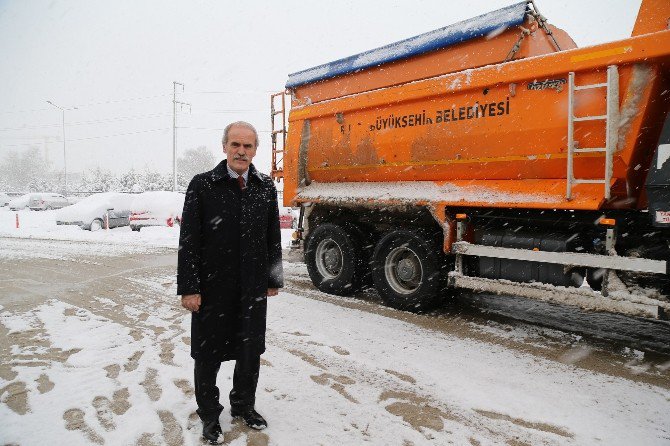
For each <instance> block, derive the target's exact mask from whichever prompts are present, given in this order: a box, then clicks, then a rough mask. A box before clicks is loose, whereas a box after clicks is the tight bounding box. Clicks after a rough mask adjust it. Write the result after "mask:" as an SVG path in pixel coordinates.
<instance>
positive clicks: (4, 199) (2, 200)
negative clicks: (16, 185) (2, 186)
mask: <svg viewBox="0 0 670 446" xmlns="http://www.w3.org/2000/svg"><path fill="white" fill-rule="evenodd" d="M8 204H9V195H7V194H6V193H4V192H0V207H3V206H7V205H8Z"/></svg>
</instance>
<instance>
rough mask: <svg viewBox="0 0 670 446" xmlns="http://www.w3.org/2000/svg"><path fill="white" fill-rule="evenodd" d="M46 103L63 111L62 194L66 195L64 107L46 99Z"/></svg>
mask: <svg viewBox="0 0 670 446" xmlns="http://www.w3.org/2000/svg"><path fill="white" fill-rule="evenodd" d="M47 103H48V104H50V105H53V106H54V107H56V108H57V109H60V111H61V112H63V177H64V183H65V185H64V187H63V195H64V196H67V155H66V152H65V109H64V108H63V107H59V106H58V105H56V104H54V103H53V102H51V101H47Z"/></svg>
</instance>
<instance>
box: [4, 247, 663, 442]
mask: <svg viewBox="0 0 670 446" xmlns="http://www.w3.org/2000/svg"><path fill="white" fill-rule="evenodd" d="M175 262H176V255H175V251H174V250H170V249H166V248H157V247H145V246H137V245H127V246H126V245H118V244H117V245H110V244H107V243H103V242H95V241H92V242H88V243H82V242H68V241H43V240H29V239H22V240H21V239H7V238H0V306H1V307H2V308H0V419H2V420H3V422H2V425H1V426H0V444H22V445H33V444H34V445H44V444H110V445H117V444H131V445H135V444H137V445H162V444H168V445H180V444H188V445H191V444H200V441H199V423H198V422H197V418H196V416H195V414H194V399H193V393H192V390H191V387H190V386H191V379H192V378H191V375H192V372H191V367H192V361H191V359H190V357H189V356H188V349H189V342H190V337H189V319H188V316H187V315H186V313H185V311H183V310H182V309H181V308H180V307H179V306H178V305H177V299H176V297H175V295H174V293H175V288H176V285H175V282H174V273H175ZM285 268H286V274H287V279H288V280H287V285H288V286H287V288H286V289H285V290H284V291H283V292H282V293H281V294H280V295H279V296H278V297H277V298H273V299H271V300H270V302H269V310H268V350H267V352H266V354H265V355H263V365H262V370H261V379H260V384H259V390H258V403H257V407H258V408H259V410H261V411H262V413H263V414H264V415H266V418H267V419H268V421H269V423H270V427H269V428H268V429H267V430H266V431H264V432H250V431H249V430H247V429H246V428H245V427H243V426H242V425H240V424H238V423H236V422H235V423H234V422H232V421H231V419H230V417H229V415H228V413H227V412H226V411H224V413H223V415H222V418H221V422H222V427H223V429H224V432H225V436H226V440H227V444H233V445H245V444H246V445H315V444H323V445H342V444H345V445H350V444H352V445H353V444H374V445H402V446H406V445H423V444H436V445H443V444H456V445H463V444H464V445H531V444H532V445H537V444H539V445H584V444H587V445H588V444H602V445H630V444H640V445H666V444H669V443H670V427H669V426H668V416H667V414H668V413H669V412H670V356H666V355H663V354H649V353H643V352H642V351H639V350H636V349H635V348H631V347H627V346H626V339H622V338H621V337H617V339H616V342H607V341H603V340H601V339H600V338H598V337H597V336H596V337H595V339H592V337H591V336H586V337H583V336H581V335H577V334H572V333H570V332H569V331H567V330H565V329H557V328H544V327H543V323H538V322H537V319H538V317H539V316H537V314H538V313H541V312H543V311H544V312H546V308H543V307H541V308H539V309H537V308H536V309H534V310H528V308H525V310H523V311H522V310H519V309H518V308H517V309H516V310H515V309H514V301H513V300H512V301H510V302H511V303H509V304H508V305H501V304H497V303H492V302H490V301H488V300H486V298H485V297H482V298H479V299H478V300H477V302H475V304H470V306H469V307H467V308H466V309H465V310H463V311H460V310H457V309H454V308H447V309H445V310H442V311H440V312H437V313H434V314H430V315H414V314H409V313H404V312H398V311H395V310H391V309H389V308H386V307H383V306H381V305H380V304H379V302H378V301H377V297H376V296H375V295H374V294H369V295H366V294H363V295H360V296H357V297H356V298H340V297H335V296H329V295H325V294H323V293H320V292H318V291H316V290H314V288H313V287H312V286H311V285H310V283H309V280H308V278H307V275H306V271H305V268H304V265H302V264H299V263H291V262H285ZM515 311H516V314H515V319H514V322H510V319H509V318H508V316H507V315H506V314H507V313H510V312H515ZM484 312H488V315H483V314H482V313H484ZM519 312H525V313H528V314H527V315H526V316H524V315H521V314H519ZM556 314H558V313H556ZM489 316H490V317H489ZM559 317H565V318H569V317H570V316H562V315H559V316H555V318H559ZM524 319H526V320H528V321H529V323H526V322H519V320H524ZM605 320H609V319H605ZM614 321H615V322H616V323H621V324H625V323H630V321H628V322H626V321H625V320H618V319H615V320H614ZM633 322H634V321H633ZM560 323H561V322H560V321H559V322H558V324H559V325H560ZM565 323H566V324H567V322H565ZM572 324H573V325H574V324H577V325H576V326H577V328H578V331H587V330H586V329H585V328H584V327H583V325H579V324H580V322H579V321H573V322H572ZM582 324H584V323H583V322H582ZM587 324H588V322H587ZM654 327H655V326H654ZM567 328H568V329H571V328H572V326H570V325H568V327H567ZM658 330H659V332H660V333H661V335H664V334H665V333H667V326H666V325H658ZM624 331H625V330H624ZM615 332H616V331H615ZM231 379H232V367H231V364H224V366H223V367H222V373H221V374H220V378H219V386H220V387H221V390H222V395H226V394H227V392H228V390H229V388H230V384H231ZM223 403H224V405H225V406H226V407H227V406H228V405H227V404H226V401H225V398H223Z"/></svg>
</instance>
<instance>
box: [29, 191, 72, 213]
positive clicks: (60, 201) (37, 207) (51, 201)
mask: <svg viewBox="0 0 670 446" xmlns="http://www.w3.org/2000/svg"><path fill="white" fill-rule="evenodd" d="M69 205H70V202H69V201H67V198H65V197H64V196H62V195H61V194H54V193H51V192H38V193H34V194H31V195H30V201H29V202H28V207H29V208H30V209H32V210H33V211H48V210H51V209H60V208H64V207H65V206H69Z"/></svg>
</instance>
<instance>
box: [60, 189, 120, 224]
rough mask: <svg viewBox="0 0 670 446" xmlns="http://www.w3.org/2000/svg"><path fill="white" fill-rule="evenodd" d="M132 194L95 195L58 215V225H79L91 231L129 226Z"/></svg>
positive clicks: (107, 193)
mask: <svg viewBox="0 0 670 446" xmlns="http://www.w3.org/2000/svg"><path fill="white" fill-rule="evenodd" d="M132 200H133V195H132V194H123V193H117V192H103V193H100V194H94V195H91V196H89V197H86V198H84V199H83V200H81V201H79V202H78V203H75V204H73V205H71V206H68V207H66V208H63V209H60V210H58V211H56V212H57V214H56V224H57V225H77V226H79V227H81V228H82V229H87V230H89V231H98V230H100V229H103V228H105V227H106V226H107V225H109V228H117V227H120V226H128V217H129V215H130V204H131V203H132Z"/></svg>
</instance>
